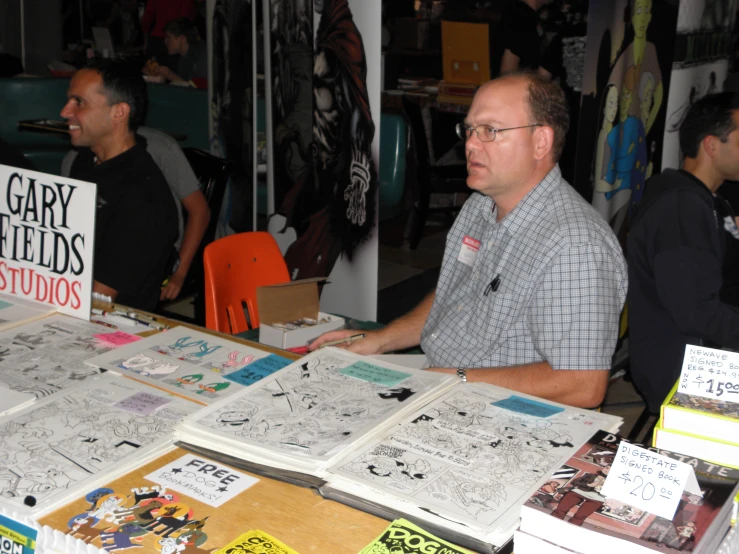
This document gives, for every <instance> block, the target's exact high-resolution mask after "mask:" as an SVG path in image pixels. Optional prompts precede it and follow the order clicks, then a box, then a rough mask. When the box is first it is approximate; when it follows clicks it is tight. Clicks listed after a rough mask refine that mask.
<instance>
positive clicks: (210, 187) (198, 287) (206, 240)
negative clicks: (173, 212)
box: [182, 148, 230, 292]
mask: <svg viewBox="0 0 739 554" xmlns="http://www.w3.org/2000/svg"><path fill="white" fill-rule="evenodd" d="M182 152H183V153H184V154H185V157H186V158H187V161H188V162H189V163H190V167H192V170H193V172H194V173H195V176H196V177H197V178H198V181H199V183H198V184H199V186H200V190H201V191H202V192H203V195H204V196H205V200H206V201H207V202H208V207H209V208H210V221H209V222H208V227H207V228H206V229H205V233H204V234H203V239H202V240H201V241H200V248H198V251H197V253H196V254H195V257H194V258H193V261H192V265H191V266H190V271H189V272H188V278H187V283H186V289H185V290H184V292H195V291H202V290H203V289H202V287H203V251H204V249H205V247H206V246H207V245H209V244H210V243H211V242H213V240H215V238H216V229H217V228H218V214H219V213H220V212H221V204H222V203H223V196H224V194H225V193H226V185H227V184H228V177H229V169H230V162H229V161H228V160H224V159H223V158H219V157H217V156H213V155H212V154H209V153H208V152H205V151H203V150H200V149H198V148H183V149H182ZM182 215H183V217H184V218H185V220H187V212H186V211H185V210H184V208H183V214H182Z"/></svg>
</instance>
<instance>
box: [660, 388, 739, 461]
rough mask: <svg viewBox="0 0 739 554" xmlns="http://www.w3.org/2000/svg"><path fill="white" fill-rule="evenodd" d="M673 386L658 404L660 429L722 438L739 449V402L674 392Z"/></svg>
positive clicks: (721, 439) (714, 438)
mask: <svg viewBox="0 0 739 554" xmlns="http://www.w3.org/2000/svg"><path fill="white" fill-rule="evenodd" d="M677 387H678V383H675V386H674V387H673V388H672V390H671V391H670V394H669V395H668V396H667V398H666V399H665V401H664V403H663V404H662V408H661V421H662V429H664V430H670V431H678V432H681V433H689V434H691V435H695V436H698V437H703V438H706V439H712V440H718V441H724V442H728V443H731V444H734V445H736V446H737V448H739V402H731V401H727V400H719V399H714V398H703V397H700V396H694V395H691V394H685V393H682V392H678V390H677ZM727 394H728V393H727ZM732 400H739V398H736V399H732ZM703 457H705V456H703Z"/></svg>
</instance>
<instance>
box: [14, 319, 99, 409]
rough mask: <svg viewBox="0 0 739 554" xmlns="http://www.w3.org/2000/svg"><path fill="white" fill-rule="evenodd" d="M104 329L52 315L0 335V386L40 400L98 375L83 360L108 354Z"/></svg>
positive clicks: (92, 324) (81, 321)
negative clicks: (100, 337)
mask: <svg viewBox="0 0 739 554" xmlns="http://www.w3.org/2000/svg"><path fill="white" fill-rule="evenodd" d="M101 332H105V327H102V326H101V325H97V324H95V323H89V322H87V321H83V320H81V319H77V318H74V317H70V316H65V315H61V314H55V315H52V316H49V317H46V318H43V319H40V320H37V321H33V322H31V323H26V324H25V325H21V326H19V327H15V328H13V329H10V330H7V331H2V332H0V383H3V384H4V385H5V386H7V387H8V388H10V389H13V390H16V391H19V392H26V393H30V394H33V395H35V396H36V398H42V397H45V396H49V395H50V394H54V393H56V392H59V391H61V390H65V389H68V388H69V387H72V386H75V385H78V384H79V383H81V382H83V381H84V380H85V379H87V378H89V377H91V376H94V375H99V374H100V369H98V368H94V367H90V366H89V365H87V364H85V360H86V359H87V358H90V357H92V356H97V355H98V354H102V353H103V352H107V351H108V350H111V345H109V344H107V343H104V342H102V341H99V340H98V339H96V338H95V335H96V334H99V333H101Z"/></svg>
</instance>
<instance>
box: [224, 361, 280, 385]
mask: <svg viewBox="0 0 739 554" xmlns="http://www.w3.org/2000/svg"><path fill="white" fill-rule="evenodd" d="M291 363H292V361H291V360H288V359H287V358H283V357H282V356H278V355H277V354H270V355H269V356H266V357H264V358H259V359H257V360H254V361H253V362H252V363H250V364H249V365H247V366H244V367H242V368H241V369H239V370H238V371H234V372H233V373H229V374H227V375H224V377H225V378H226V379H228V380H230V381H233V382H234V383H238V384H239V385H244V386H245V387H248V386H249V385H253V384H254V383H256V382H257V381H259V380H260V379H263V378H265V377H267V375H272V374H273V373H274V372H275V371H277V370H280V369H282V368H283V367H285V366H288V365H290V364H291Z"/></svg>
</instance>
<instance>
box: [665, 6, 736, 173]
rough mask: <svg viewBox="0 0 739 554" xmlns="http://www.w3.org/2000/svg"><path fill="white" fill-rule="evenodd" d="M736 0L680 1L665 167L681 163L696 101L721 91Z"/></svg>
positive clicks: (676, 166) (668, 108)
mask: <svg viewBox="0 0 739 554" xmlns="http://www.w3.org/2000/svg"><path fill="white" fill-rule="evenodd" d="M736 8H737V0H716V1H713V2H704V1H703V0H700V1H699V0H681V1H680V10H679V13H678V20H677V36H676V38H675V56H674V61H673V65H672V77H671V81H672V85H671V86H670V94H669V96H668V100H667V123H666V125H665V134H664V147H663V149H662V167H663V168H667V167H669V168H673V169H677V168H679V167H680V166H681V165H682V162H683V156H682V153H681V152H680V140H679V137H680V127H681V125H682V123H683V120H684V119H685V116H686V115H687V113H688V110H689V109H690V107H691V106H692V105H693V103H694V102H695V101H696V100H698V99H699V98H702V97H703V96H705V95H707V94H714V93H716V92H721V91H722V90H723V88H724V81H725V80H726V76H727V74H728V71H729V57H730V56H731V55H732V45H733V37H732V34H731V30H732V27H733V25H734V20H735V18H736Z"/></svg>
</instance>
